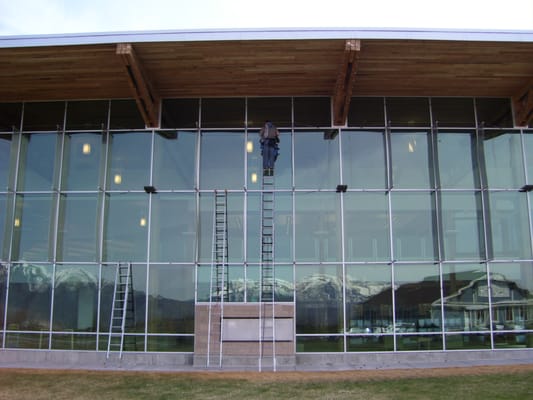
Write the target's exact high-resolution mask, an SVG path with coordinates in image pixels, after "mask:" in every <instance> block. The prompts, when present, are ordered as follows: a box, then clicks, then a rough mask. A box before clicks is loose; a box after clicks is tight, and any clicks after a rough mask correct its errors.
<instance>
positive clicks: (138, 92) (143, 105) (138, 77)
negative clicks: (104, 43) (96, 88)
mask: <svg viewBox="0 0 533 400" xmlns="http://www.w3.org/2000/svg"><path fill="white" fill-rule="evenodd" d="M117 55H119V56H120V58H121V60H122V62H123V64H124V67H125V69H126V73H127V77H128V82H129V84H130V88H131V90H132V94H133V97H134V98H135V101H136V103H137V107H138V108H139V112H140V113H141V115H142V118H143V120H144V123H145V124H146V126H148V127H150V128H154V127H157V126H158V124H159V108H160V105H161V100H160V98H159V95H158V94H157V92H156V91H155V90H154V88H153V86H152V84H151V82H150V80H149V79H148V76H147V74H146V72H145V71H144V68H143V66H142V63H141V61H140V60H139V58H138V57H137V55H136V53H135V50H134V49H133V46H132V45H131V44H130V43H118V44H117Z"/></svg>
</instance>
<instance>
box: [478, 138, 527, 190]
mask: <svg viewBox="0 0 533 400" xmlns="http://www.w3.org/2000/svg"><path fill="white" fill-rule="evenodd" d="M483 151H484V155H485V169H486V173H487V183H488V186H489V187H491V188H520V187H522V186H523V185H524V184H525V176H524V164H523V162H522V146H521V143H520V133H519V132H518V131H515V132H505V133H504V132H501V131H485V132H484V141H483Z"/></svg>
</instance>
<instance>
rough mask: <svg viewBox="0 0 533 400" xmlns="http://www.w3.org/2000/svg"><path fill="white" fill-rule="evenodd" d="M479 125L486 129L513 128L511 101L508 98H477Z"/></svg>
mask: <svg viewBox="0 0 533 400" xmlns="http://www.w3.org/2000/svg"><path fill="white" fill-rule="evenodd" d="M476 113H477V121H478V125H483V126H485V127H486V128H510V127H512V126H513V113H512V110H511V101H510V99H508V98H490V97H489V98H476Z"/></svg>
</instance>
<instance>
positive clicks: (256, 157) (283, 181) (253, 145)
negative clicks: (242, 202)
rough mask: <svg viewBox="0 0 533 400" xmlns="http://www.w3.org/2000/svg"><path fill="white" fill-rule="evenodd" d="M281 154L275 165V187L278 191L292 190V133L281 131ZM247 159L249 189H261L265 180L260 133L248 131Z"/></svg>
mask: <svg viewBox="0 0 533 400" xmlns="http://www.w3.org/2000/svg"><path fill="white" fill-rule="evenodd" d="M278 147H279V154H278V158H277V159H276V163H275V179H274V187H275V188H276V189H291V188H292V150H291V149H292V135H291V132H287V131H285V132H284V131H280V142H279V145H278ZM246 157H247V163H248V176H247V187H248V189H260V188H261V184H262V178H263V158H262V156H261V144H260V143H259V136H258V131H248V139H247V141H246Z"/></svg>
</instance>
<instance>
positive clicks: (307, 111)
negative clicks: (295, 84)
mask: <svg viewBox="0 0 533 400" xmlns="http://www.w3.org/2000/svg"><path fill="white" fill-rule="evenodd" d="M294 126H301V127H306V128H307V127H309V128H311V127H312V128H315V127H319V126H331V100H330V98H329V97H295V98H294Z"/></svg>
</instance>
